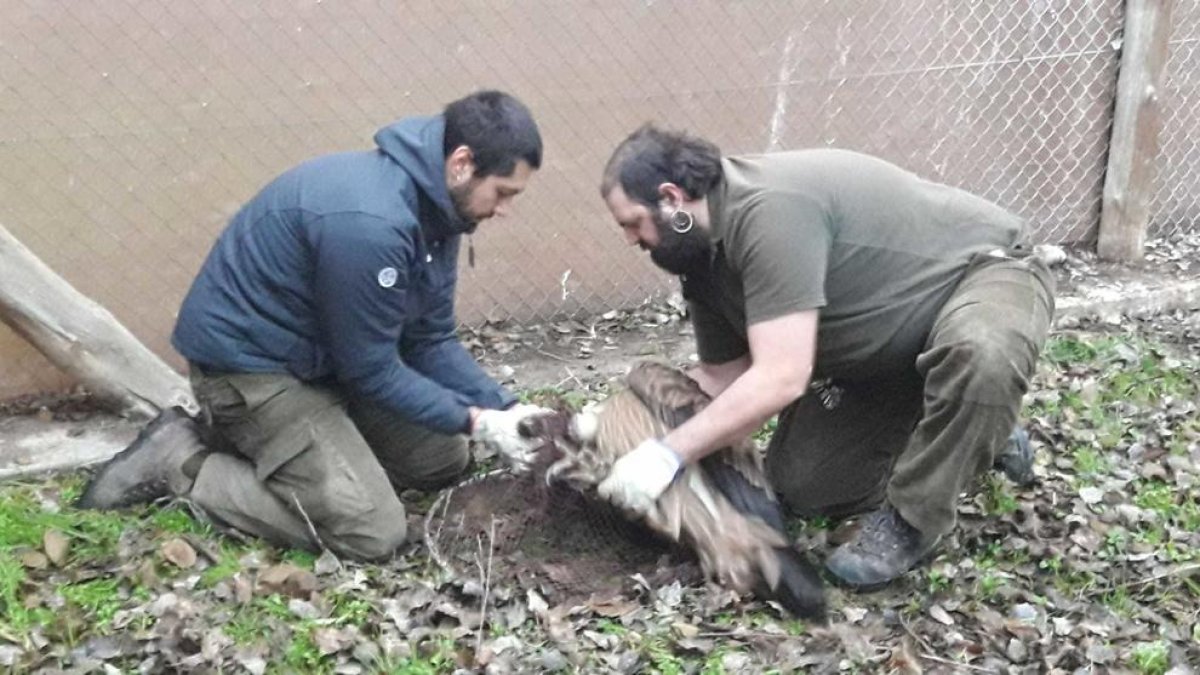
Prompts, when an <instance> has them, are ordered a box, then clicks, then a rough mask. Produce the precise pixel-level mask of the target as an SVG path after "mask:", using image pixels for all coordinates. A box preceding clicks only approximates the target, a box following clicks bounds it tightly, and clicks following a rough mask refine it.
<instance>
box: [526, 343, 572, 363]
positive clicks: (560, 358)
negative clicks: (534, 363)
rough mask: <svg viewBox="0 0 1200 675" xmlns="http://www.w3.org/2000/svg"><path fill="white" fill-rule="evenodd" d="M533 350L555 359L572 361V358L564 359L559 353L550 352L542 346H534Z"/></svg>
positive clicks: (565, 361) (564, 361) (566, 361)
mask: <svg viewBox="0 0 1200 675" xmlns="http://www.w3.org/2000/svg"><path fill="white" fill-rule="evenodd" d="M533 351H535V352H537V353H539V354H541V355H542V356H547V357H550V358H552V359H554V360H555V361H562V362H563V363H571V360H570V359H564V358H563V357H561V356H559V355H558V354H551V353H550V352H548V351H546V350H544V349H542V348H540V347H534V348H533Z"/></svg>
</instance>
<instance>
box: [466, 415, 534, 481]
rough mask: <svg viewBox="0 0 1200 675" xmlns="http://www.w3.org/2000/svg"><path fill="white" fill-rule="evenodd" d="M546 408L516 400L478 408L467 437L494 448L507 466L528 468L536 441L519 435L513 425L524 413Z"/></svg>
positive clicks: (517, 470) (516, 468) (515, 469)
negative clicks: (506, 404) (499, 407)
mask: <svg viewBox="0 0 1200 675" xmlns="http://www.w3.org/2000/svg"><path fill="white" fill-rule="evenodd" d="M550 412H551V411H550V410H547V409H546V408H542V407H539V406H536V405H528V404H518V405H515V406H513V407H511V408H509V409H508V410H481V411H480V412H479V415H477V416H476V417H475V424H474V426H473V427H472V429H471V440H473V441H475V442H476V443H482V444H483V445H485V446H487V447H489V448H491V449H492V450H495V451H496V453H497V454H499V455H500V456H501V457H503V458H504V461H505V462H507V463H508V465H509V468H511V469H512V470H513V471H515V472H517V473H521V472H523V471H525V470H527V469H528V468H529V464H530V462H532V461H533V454H534V451H536V450H537V449H538V445H540V441H539V440H538V439H536V438H525V437H524V436H522V435H521V434H520V432H519V431H518V430H517V425H519V424H520V423H521V421H522V420H524V419H526V418H528V417H533V416H534V415H545V414H548V413H550Z"/></svg>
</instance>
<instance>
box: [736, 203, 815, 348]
mask: <svg viewBox="0 0 1200 675" xmlns="http://www.w3.org/2000/svg"><path fill="white" fill-rule="evenodd" d="M827 221H828V219H827V217H826V214H825V212H824V209H822V208H821V207H820V206H819V205H818V204H815V203H812V202H811V201H809V200H808V199H806V198H802V197H798V196H796V195H790V194H782V195H776V196H772V197H767V198H763V199H762V200H760V201H758V202H756V203H754V204H751V205H750V206H748V207H747V208H746V209H745V211H743V212H742V213H741V214H740V215H739V217H737V218H736V219H735V220H734V222H731V223H730V224H729V225H730V226H731V227H730V231H729V234H728V235H727V236H726V237H725V241H726V249H727V251H728V261H729V264H730V266H732V267H733V269H734V271H736V272H737V273H738V275H739V276H740V277H741V279H742V287H743V292H744V294H745V299H746V325H747V326H749V325H752V324H755V323H759V322H762V321H767V320H769V319H774V318H777V317H780V316H784V315H786V314H792V313H795V312H802V311H804V310H809V309H817V308H820V307H824V306H825V303H826V299H825V273H826V271H827V267H828V263H829V251H830V246H831V240H832V236H831V234H830V232H829V227H828V226H827V224H826V223H827Z"/></svg>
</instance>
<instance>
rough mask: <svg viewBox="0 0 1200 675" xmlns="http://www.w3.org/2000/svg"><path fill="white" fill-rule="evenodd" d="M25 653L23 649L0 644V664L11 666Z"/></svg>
mask: <svg viewBox="0 0 1200 675" xmlns="http://www.w3.org/2000/svg"><path fill="white" fill-rule="evenodd" d="M24 653H25V650H23V649H21V648H20V647H14V646H12V645H0V666H8V667H12V666H15V665H16V664H17V660H18V659H20V658H21V656H22V655H23V654H24Z"/></svg>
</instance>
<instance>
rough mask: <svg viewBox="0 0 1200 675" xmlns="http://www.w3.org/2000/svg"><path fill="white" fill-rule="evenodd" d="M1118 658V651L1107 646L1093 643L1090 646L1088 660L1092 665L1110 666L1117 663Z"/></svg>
mask: <svg viewBox="0 0 1200 675" xmlns="http://www.w3.org/2000/svg"><path fill="white" fill-rule="evenodd" d="M1116 658H1117V652H1116V650H1115V649H1113V648H1112V647H1110V646H1108V645H1106V644H1103V643H1099V642H1093V643H1092V644H1090V645H1088V648H1087V659H1088V661H1091V662H1092V663H1101V664H1109V663H1112V662H1113V661H1115V660H1116Z"/></svg>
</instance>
